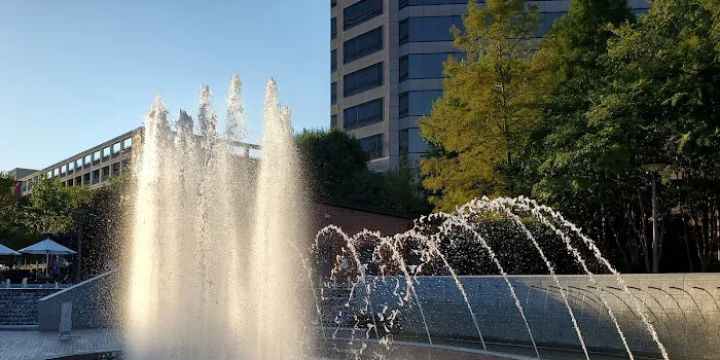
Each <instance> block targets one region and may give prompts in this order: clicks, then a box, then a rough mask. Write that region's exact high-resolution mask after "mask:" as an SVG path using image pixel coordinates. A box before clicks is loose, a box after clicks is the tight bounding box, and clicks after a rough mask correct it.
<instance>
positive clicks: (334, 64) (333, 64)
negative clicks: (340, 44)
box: [330, 50, 337, 71]
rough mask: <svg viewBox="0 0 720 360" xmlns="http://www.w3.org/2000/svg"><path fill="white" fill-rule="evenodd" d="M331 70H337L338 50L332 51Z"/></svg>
mask: <svg viewBox="0 0 720 360" xmlns="http://www.w3.org/2000/svg"><path fill="white" fill-rule="evenodd" d="M330 70H331V71H335V70H337V50H332V51H330Z"/></svg>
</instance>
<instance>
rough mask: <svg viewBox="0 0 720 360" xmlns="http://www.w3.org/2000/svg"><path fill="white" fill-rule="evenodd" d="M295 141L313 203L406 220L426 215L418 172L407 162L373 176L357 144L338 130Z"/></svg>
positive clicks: (308, 132) (316, 132) (306, 133)
mask: <svg viewBox="0 0 720 360" xmlns="http://www.w3.org/2000/svg"><path fill="white" fill-rule="evenodd" d="M295 141H296V144H297V147H298V150H299V152H300V154H301V156H302V159H303V169H304V175H305V177H306V179H307V182H308V184H309V187H310V189H311V193H312V196H313V199H314V200H316V201H320V202H326V203H330V204H335V205H344V206H352V207H356V208H363V209H367V210H376V211H385V212H391V213H395V214H399V215H409V216H416V215H420V214H424V213H426V212H427V211H429V208H428V204H427V202H426V201H425V196H424V195H425V194H424V193H423V192H422V190H421V189H420V186H419V184H418V181H417V179H418V176H417V171H416V170H415V169H412V168H411V167H410V165H409V164H408V163H407V162H402V164H401V166H399V167H398V168H397V169H394V170H392V171H388V172H386V173H375V172H372V171H370V170H369V169H368V167H367V165H366V163H367V160H368V157H367V154H365V152H364V151H363V149H362V147H361V146H360V142H359V141H358V140H357V139H355V138H353V137H351V136H350V135H348V134H347V133H345V132H343V131H341V130H337V129H335V130H331V131H325V130H305V131H303V132H302V133H300V134H299V135H297V136H296V138H295Z"/></svg>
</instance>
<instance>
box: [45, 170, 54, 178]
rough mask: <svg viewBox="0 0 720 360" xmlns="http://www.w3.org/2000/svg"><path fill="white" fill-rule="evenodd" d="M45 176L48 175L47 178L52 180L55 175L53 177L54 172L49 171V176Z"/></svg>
mask: <svg viewBox="0 0 720 360" xmlns="http://www.w3.org/2000/svg"><path fill="white" fill-rule="evenodd" d="M45 175H47V178H48V179H50V178H52V176H53V175H52V170H50V171H48V172H47V174H45Z"/></svg>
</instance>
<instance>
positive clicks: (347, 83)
mask: <svg viewBox="0 0 720 360" xmlns="http://www.w3.org/2000/svg"><path fill="white" fill-rule="evenodd" d="M382 84H383V63H381V62H380V63H377V64H375V65H372V66H368V67H366V68H364V69H360V70H358V71H356V72H354V73H350V74H347V75H345V76H344V77H343V96H345V97H347V96H352V95H355V94H359V93H361V92H363V91H367V90H370V89H373V88H376V87H378V86H381V85H382Z"/></svg>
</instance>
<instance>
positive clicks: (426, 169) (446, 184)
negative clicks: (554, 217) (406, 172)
mask: <svg viewBox="0 0 720 360" xmlns="http://www.w3.org/2000/svg"><path fill="white" fill-rule="evenodd" d="M463 23H464V30H462V31H461V30H458V29H454V30H453V31H454V35H455V41H454V44H455V46H456V47H457V48H458V49H460V50H461V51H463V52H465V53H466V58H465V60H463V61H460V62H458V61H455V60H454V59H453V58H452V57H451V58H449V59H448V61H447V62H446V63H445V75H446V80H445V91H444V93H443V96H442V97H441V98H440V99H439V100H438V101H437V102H436V103H435V104H434V106H433V109H432V112H431V114H430V116H429V117H427V118H424V119H422V120H421V121H420V129H421V132H422V135H423V137H424V138H425V139H426V140H427V141H428V142H429V143H430V145H431V147H432V150H433V151H432V152H431V155H430V156H429V157H428V158H426V159H425V160H423V161H422V163H421V171H422V174H423V176H424V180H423V185H424V186H425V187H426V188H427V189H428V190H430V191H431V192H432V193H433V194H432V196H431V197H430V201H431V203H433V204H434V205H435V206H436V208H437V209H442V210H448V209H452V208H453V207H454V206H456V205H459V204H461V203H463V202H465V201H467V200H469V199H471V198H473V197H478V196H481V195H500V194H502V195H506V194H515V193H519V192H520V191H521V190H520V189H519V185H520V183H519V181H518V173H519V172H518V169H520V168H521V167H522V165H521V164H522V161H523V160H522V159H521V158H520V157H519V155H520V154H521V152H522V151H523V149H524V147H525V145H526V141H527V138H528V134H529V132H530V130H531V129H532V128H533V127H534V126H535V124H536V122H537V121H538V119H539V115H540V104H541V103H542V101H541V99H542V97H543V95H542V94H543V93H544V91H543V90H542V88H543V86H544V81H543V80H541V79H540V78H541V77H542V76H541V74H540V73H539V72H538V71H536V70H537V68H536V67H535V66H534V63H533V53H534V51H535V50H536V41H534V40H533V38H534V36H535V33H536V31H537V27H538V23H539V11H538V9H537V8H536V7H534V6H528V5H526V3H525V1H523V0H488V1H487V2H486V4H485V6H484V7H480V6H478V4H477V3H476V2H475V1H471V2H470V3H469V4H468V14H467V15H466V16H465V17H464V18H463Z"/></svg>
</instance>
